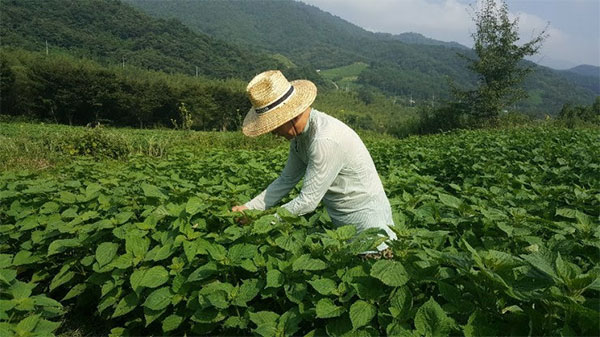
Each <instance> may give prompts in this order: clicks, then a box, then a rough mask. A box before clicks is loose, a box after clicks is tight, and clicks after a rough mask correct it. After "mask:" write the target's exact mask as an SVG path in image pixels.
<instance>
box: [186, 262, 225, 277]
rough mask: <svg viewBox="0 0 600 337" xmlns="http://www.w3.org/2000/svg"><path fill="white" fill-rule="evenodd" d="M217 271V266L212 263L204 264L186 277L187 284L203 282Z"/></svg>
mask: <svg viewBox="0 0 600 337" xmlns="http://www.w3.org/2000/svg"><path fill="white" fill-rule="evenodd" d="M217 271H218V269H217V264H216V263H215V262H214V261H210V262H208V263H206V264H205V265H203V266H201V267H199V268H198V269H196V270H194V271H193V272H192V273H191V274H190V276H188V279H187V282H194V281H200V280H203V279H205V278H207V277H209V276H211V275H213V274H215V273H217Z"/></svg>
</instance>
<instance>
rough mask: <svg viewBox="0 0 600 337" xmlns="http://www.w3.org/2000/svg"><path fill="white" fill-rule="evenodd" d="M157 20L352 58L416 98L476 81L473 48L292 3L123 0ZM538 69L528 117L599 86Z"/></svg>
mask: <svg viewBox="0 0 600 337" xmlns="http://www.w3.org/2000/svg"><path fill="white" fill-rule="evenodd" d="M128 1H130V3H132V4H133V5H134V6H136V7H138V8H140V9H142V10H144V11H146V12H147V13H149V14H151V15H153V16H156V17H161V18H170V19H178V20H181V22H183V23H184V24H185V25H187V26H188V27H190V28H191V29H193V30H194V31H197V32H202V33H205V34H208V35H210V36H213V37H215V38H218V39H223V40H226V41H229V42H232V43H235V44H238V45H241V46H246V47H248V48H251V49H252V50H264V51H267V52H271V53H277V54H281V55H283V56H284V57H285V58H286V59H289V60H290V61H291V62H293V63H294V64H297V65H304V66H306V65H310V66H313V67H315V68H317V69H321V70H324V69H331V68H338V67H344V66H348V65H351V64H354V63H357V62H362V63H365V64H368V65H369V66H368V67H367V68H365V69H364V70H363V71H362V72H361V73H360V74H359V76H357V79H356V81H357V83H359V84H361V85H363V86H366V87H374V88H377V89H379V90H381V91H382V92H385V93H387V94H388V95H398V96H404V97H413V98H415V99H416V100H417V101H421V102H424V101H429V100H431V99H434V97H435V98H436V99H444V98H447V97H449V86H448V81H447V79H449V78H450V79H452V80H454V81H455V82H456V83H457V84H458V85H459V86H462V87H470V86H473V85H474V84H475V83H476V81H477V79H476V78H475V76H473V75H472V74H471V73H470V72H469V71H468V70H467V68H466V64H465V61H464V60H463V59H461V58H460V57H458V56H457V53H458V52H460V53H466V54H470V55H471V56H472V51H471V50H468V49H465V48H464V47H462V46H460V45H458V46H457V45H455V44H452V43H439V42H435V40H431V39H427V38H425V37H422V38H421V37H420V36H418V35H417V34H408V35H399V36H398V35H390V34H381V33H372V32H368V31H366V30H364V29H362V28H360V27H358V26H356V25H353V24H351V23H349V22H347V21H345V20H343V19H341V18H339V17H336V16H334V15H331V14H329V13H327V12H324V11H322V10H320V9H318V8H317V7H314V6H311V5H307V4H304V3H302V2H297V1H292V0H282V1H271V0H255V1H219V0H215V1H191V0H185V1H178V0H162V1H148V0H128ZM527 63H528V64H529V65H531V66H532V67H534V68H535V69H536V72H535V74H533V75H532V76H530V78H529V80H528V81H527V82H526V83H525V85H524V86H525V88H526V90H527V91H528V92H529V93H530V95H531V97H530V99H529V100H527V101H524V102H523V103H522V104H520V105H519V106H518V108H519V109H523V110H526V111H529V112H530V113H532V114H537V115H543V114H546V113H550V114H555V113H557V112H558V110H559V109H560V107H561V106H562V104H564V103H565V102H575V103H579V104H589V103H590V102H592V101H593V99H594V97H595V96H596V95H598V94H600V91H593V90H592V89H590V88H589V86H588V85H587V83H588V81H589V80H588V79H585V78H584V77H582V76H580V75H578V74H574V75H573V76H569V77H566V76H564V74H563V73H562V72H559V71H555V70H552V69H550V68H546V67H541V66H537V65H535V64H533V63H531V62H527Z"/></svg>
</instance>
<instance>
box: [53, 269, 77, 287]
mask: <svg viewBox="0 0 600 337" xmlns="http://www.w3.org/2000/svg"><path fill="white" fill-rule="evenodd" d="M70 268H71V266H70V265H64V266H63V267H62V268H61V269H60V271H59V272H58V274H56V275H55V276H54V278H53V279H52V281H51V282H50V291H52V290H54V289H56V288H57V287H59V286H61V285H63V284H65V283H67V282H69V281H71V279H72V278H73V277H74V276H75V273H74V272H72V271H70V270H69V269H70Z"/></svg>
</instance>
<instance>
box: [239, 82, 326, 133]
mask: <svg viewBox="0 0 600 337" xmlns="http://www.w3.org/2000/svg"><path fill="white" fill-rule="evenodd" d="M290 84H291V85H293V86H294V93H293V94H292V96H291V97H290V98H289V99H288V100H287V101H285V102H284V103H282V104H281V105H279V106H277V107H276V108H274V109H272V110H269V111H267V112H265V113H262V114H257V113H256V111H255V110H254V107H252V108H251V109H250V110H249V111H248V113H247V114H246V118H244V123H243V125H242V132H243V133H244V134H245V135H246V136H248V137H257V136H260V135H262V134H265V133H268V132H271V131H273V130H275V129H277V128H278V127H280V126H281V125H283V124H284V123H285V122H287V121H289V120H291V119H293V118H294V117H296V116H298V115H299V114H301V113H302V112H304V111H305V110H306V109H308V107H309V106H311V105H312V104H313V102H314V101H315V98H316V97H317V86H315V84H314V83H313V82H311V81H308V80H296V81H291V82H290Z"/></svg>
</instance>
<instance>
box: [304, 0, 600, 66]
mask: <svg viewBox="0 0 600 337" xmlns="http://www.w3.org/2000/svg"><path fill="white" fill-rule="evenodd" d="M301 1H303V2H305V3H308V4H311V5H314V6H317V7H319V8H320V9H322V10H325V11H327V12H330V13H331V14H333V15H336V16H339V17H341V18H343V19H345V20H347V21H349V22H352V23H354V24H356V25H358V26H361V27H363V28H365V29H367V30H370V31H375V32H387V33H394V34H399V33H403V32H417V33H421V34H423V35H425V36H427V37H431V38H434V39H437V40H442V41H456V42H459V43H461V44H464V45H466V46H472V38H471V35H470V34H471V33H472V32H473V31H474V29H475V25H474V23H473V20H472V19H471V14H470V13H471V12H472V10H470V7H469V5H472V4H474V3H475V0H473V1H468V0H301ZM507 4H508V9H509V11H510V13H511V16H512V17H513V18H514V17H518V18H519V31H520V36H521V38H522V39H523V40H528V39H529V38H531V37H532V36H535V35H536V34H539V33H540V32H541V31H542V30H543V29H544V28H545V27H546V26H547V25H549V26H548V29H547V32H548V33H549V37H548V39H547V40H546V41H545V43H544V45H543V47H542V49H541V51H540V53H539V54H537V55H535V56H533V57H532V58H531V60H533V61H535V62H537V63H539V64H542V65H546V66H549V67H552V68H556V69H566V68H570V67H573V66H576V65H580V64H591V65H595V66H600V0H507Z"/></svg>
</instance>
